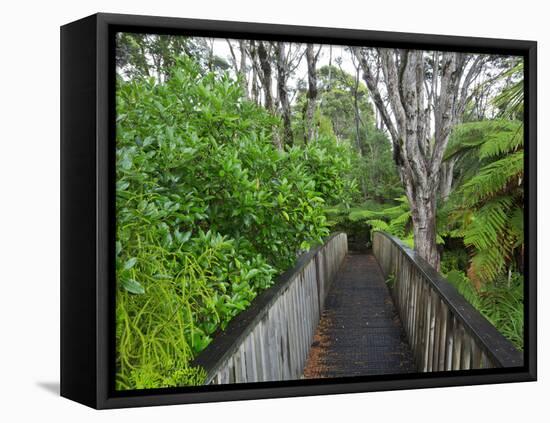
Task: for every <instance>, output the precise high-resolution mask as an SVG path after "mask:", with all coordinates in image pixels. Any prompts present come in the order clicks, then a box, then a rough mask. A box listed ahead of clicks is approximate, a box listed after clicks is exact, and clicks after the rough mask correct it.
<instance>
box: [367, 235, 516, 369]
mask: <svg viewBox="0 0 550 423" xmlns="http://www.w3.org/2000/svg"><path fill="white" fill-rule="evenodd" d="M373 252H374V255H375V256H376V258H377V260H378V262H379V264H380V267H381V268H382V271H383V273H384V275H385V277H387V278H392V279H393V295H394V300H395V304H396V307H397V310H398V313H399V315H400V317H401V320H402V322H403V327H404V329H405V332H406V334H407V338H408V340H409V344H410V346H411V348H412V350H413V354H414V356H415V360H416V364H417V367H418V370H419V371H421V372H429V371H446V370H462V369H479V368H492V367H521V366H523V353H522V352H521V351H518V350H517V349H516V348H515V347H514V345H513V344H512V343H511V342H510V341H509V340H507V339H506V338H505V337H504V336H503V335H502V334H501V333H500V332H499V331H498V330H497V329H496V328H495V327H494V326H493V325H492V324H491V323H490V322H489V321H488V320H487V319H486V318H485V317H484V316H482V315H481V314H480V313H479V312H478V311H477V310H476V309H475V308H474V307H473V306H472V305H471V304H470V303H468V301H466V300H465V299H464V297H463V296H462V295H460V294H459V292H458V291H457V290H456V288H455V287H454V286H452V285H451V284H450V283H449V282H448V281H447V280H445V279H444V278H443V277H442V276H441V275H440V274H439V273H438V272H437V271H436V270H435V269H434V268H433V267H432V266H430V265H429V264H428V263H427V262H426V261H425V260H424V259H423V258H422V257H420V256H419V255H418V254H417V253H415V252H414V251H413V250H412V249H410V248H409V247H407V246H406V245H405V244H403V242H401V241H400V240H399V239H398V238H396V237H394V236H392V235H389V234H387V233H385V232H380V231H377V232H375V233H374V234H373Z"/></svg>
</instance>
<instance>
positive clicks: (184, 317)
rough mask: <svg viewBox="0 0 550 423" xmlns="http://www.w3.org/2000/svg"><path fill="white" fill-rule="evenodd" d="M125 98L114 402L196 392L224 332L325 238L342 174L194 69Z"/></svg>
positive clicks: (129, 86) (120, 108) (129, 89)
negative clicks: (126, 394) (282, 140)
mask: <svg viewBox="0 0 550 423" xmlns="http://www.w3.org/2000/svg"><path fill="white" fill-rule="evenodd" d="M117 84H118V86H117V165H116V173H117V199H116V203H117V280H118V290H117V388H119V389H134V388H139V387H161V386H182V385H195V384H198V383H201V380H202V379H203V378H204V371H203V370H202V369H197V368H192V367H190V364H189V363H190V361H191V360H192V359H193V358H194V357H195V356H196V354H198V353H199V352H200V351H201V350H203V349H204V348H205V347H206V346H207V345H208V344H209V342H211V340H212V337H213V334H214V333H215V332H216V330H219V329H220V328H221V329H223V328H224V327H225V326H226V325H227V323H228V322H229V321H230V320H231V318H232V317H234V316H235V315H236V314H237V313H239V312H240V311H241V310H243V309H245V308H246V307H247V306H248V305H249V304H250V302H251V301H252V300H253V299H254V297H255V296H256V295H257V293H258V292H260V291H261V290H263V289H265V288H267V287H268V286H270V285H271V284H272V282H273V279H274V276H275V275H277V274H278V273H281V272H282V271H284V270H286V269H288V268H289V267H291V266H292V265H293V264H294V262H295V259H296V257H297V255H298V254H299V252H300V251H302V250H307V249H308V248H310V246H311V245H313V244H316V243H319V242H322V238H323V237H325V236H327V235H328V233H329V231H328V227H327V222H326V218H325V215H324V212H323V205H324V204H325V200H324V199H323V196H328V198H331V197H330V195H336V196H340V195H343V194H341V193H342V192H344V191H343V190H344V189H346V186H347V185H346V184H348V182H346V181H341V180H340V179H339V172H340V171H341V170H342V169H344V168H345V165H346V164H345V160H344V162H339V159H337V158H334V157H332V156H331V155H330V154H328V152H327V151H328V150H326V149H327V146H326V144H327V142H328V141H327V142H323V143H319V145H318V146H311V147H308V148H307V149H306V150H303V149H298V148H296V149H292V150H290V151H289V152H280V151H278V150H277V149H275V148H274V147H273V144H272V140H271V138H270V137H271V133H272V128H273V126H274V125H277V124H278V120H277V119H275V118H273V117H272V116H271V115H270V114H269V113H267V112H266V111H265V110H264V109H262V108H260V107H258V106H256V105H255V104H253V103H251V102H247V101H245V100H243V99H242V97H241V95H242V94H241V88H240V85H239V84H238V83H237V82H235V81H232V80H231V79H230V78H229V77H228V76H227V75H226V74H224V75H216V74H214V73H207V74H201V72H200V70H199V68H198V67H197V66H196V65H195V64H194V63H193V62H191V61H189V60H181V61H178V62H177V65H176V66H175V67H174V68H173V69H172V72H171V74H170V77H169V78H168V79H167V81H166V82H165V83H163V84H159V83H157V82H155V81H154V80H144V79H136V80H131V81H124V80H122V79H119V80H118V81H117ZM309 160H311V161H309ZM331 166H335V167H336V168H337V170H336V171H333V169H332V167H331ZM338 166H339V167H338Z"/></svg>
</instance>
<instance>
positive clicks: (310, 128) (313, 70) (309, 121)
mask: <svg viewBox="0 0 550 423" xmlns="http://www.w3.org/2000/svg"><path fill="white" fill-rule="evenodd" d="M306 61H307V81H308V90H307V106H306V143H309V142H311V141H312V140H313V138H314V136H315V122H314V117H315V108H316V106H317V55H316V54H315V51H314V48H313V44H308V45H307V46H306Z"/></svg>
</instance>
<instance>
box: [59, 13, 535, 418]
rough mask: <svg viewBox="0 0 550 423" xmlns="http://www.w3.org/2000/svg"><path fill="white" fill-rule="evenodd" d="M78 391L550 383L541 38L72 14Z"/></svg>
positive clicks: (72, 266)
mask: <svg viewBox="0 0 550 423" xmlns="http://www.w3.org/2000/svg"><path fill="white" fill-rule="evenodd" d="M61 72H62V73H61V190H62V200H61V223H62V232H61V248H62V250H61V394H62V395H63V396H65V397H67V398H70V399H72V400H75V401H78V402H81V403H83V404H86V405H89V406H91V407H95V408H117V407H131V406H145V405H160V404H175V403H189V402H206V401H225V400H238V399H252V398H269V397H283V396H298V395H316V394H330V393H342V392H364V391H373V390H394V389H409V388H426V387H437V386H453V385H469V384H482V383H500V382H519V381H532V380H535V379H536V197H535V196H536V43H535V42H532V41H517V40H500V39H483V38H469V37H451V36H436V35H420V34H404V33H393V32H372V31H363V30H361V31H359V30H349V29H333V28H317V27H298V26H281V25H267V24H255V23H240V22H221V21H205V20H189V19H176V18H160V17H148V16H130V15H112V14H96V15H93V16H90V17H87V18H84V19H82V20H79V21H76V22H73V23H70V24H67V25H65V26H63V27H62V28H61Z"/></svg>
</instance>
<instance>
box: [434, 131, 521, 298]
mask: <svg viewBox="0 0 550 423" xmlns="http://www.w3.org/2000/svg"><path fill="white" fill-rule="evenodd" d="M453 137H454V138H453V139H452V144H451V149H450V150H448V151H447V153H446V157H454V158H458V160H459V162H458V166H459V172H460V166H463V167H466V168H468V169H469V170H468V171H466V172H463V174H462V176H463V179H462V180H461V181H460V184H459V186H458V187H457V188H455V190H454V192H453V193H452V195H451V197H450V199H449V201H448V204H446V205H445V206H444V207H443V212H444V213H446V215H445V216H446V218H447V219H446V220H445V221H446V223H447V233H448V234H453V235H458V236H462V237H463V241H464V244H465V245H466V247H468V249H469V251H470V253H471V260H470V266H469V269H468V276H469V277H470V279H471V280H472V281H473V282H474V283H475V284H476V285H477V286H478V287H479V286H481V284H483V283H486V282H490V281H494V280H495V279H496V278H497V276H498V275H499V274H501V273H502V272H504V271H505V270H506V269H507V267H508V266H509V265H510V264H511V263H512V262H513V258H514V255H515V254H516V253H517V251H518V249H520V248H521V246H522V244H523V176H524V154H523V130H522V123H520V122H515V121H504V120H498V121H484V122H471V123H467V124H464V125H460V126H459V128H457V129H456V130H455V132H454V133H453ZM475 160H477V163H478V164H477V166H472V162H473V161H475ZM464 161H466V164H465V163H464Z"/></svg>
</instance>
